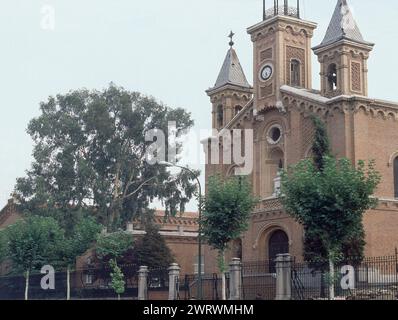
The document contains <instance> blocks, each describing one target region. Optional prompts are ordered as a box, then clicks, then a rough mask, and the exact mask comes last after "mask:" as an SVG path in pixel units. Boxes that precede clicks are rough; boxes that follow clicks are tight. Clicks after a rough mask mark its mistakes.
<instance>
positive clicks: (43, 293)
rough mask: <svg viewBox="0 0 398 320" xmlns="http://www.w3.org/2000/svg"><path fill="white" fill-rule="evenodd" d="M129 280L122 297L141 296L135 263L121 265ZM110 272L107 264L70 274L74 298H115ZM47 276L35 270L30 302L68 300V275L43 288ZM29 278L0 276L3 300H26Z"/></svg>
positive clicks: (60, 273)
mask: <svg viewBox="0 0 398 320" xmlns="http://www.w3.org/2000/svg"><path fill="white" fill-rule="evenodd" d="M120 268H121V270H122V272H123V274H124V276H125V281H126V291H125V293H124V294H122V295H121V297H122V298H128V299H135V298H136V297H137V294H138V277H137V271H138V268H137V266H136V265H133V264H126V265H121V266H120ZM110 274H111V269H110V267H109V266H108V265H104V266H101V267H94V266H92V267H87V268H84V269H79V270H74V271H72V272H70V280H69V285H70V297H71V299H116V298H117V294H116V293H115V291H114V290H113V289H112V287H111V275H110ZM44 276H45V274H41V273H40V272H39V271H32V272H30V275H29V285H28V297H29V299H30V300H43V299H52V300H65V299H66V298H67V288H68V281H67V272H66V271H65V270H61V271H58V272H55V274H54V279H55V281H54V289H51V288H50V289H47V290H45V289H43V288H42V280H43V277H44ZM25 289H26V277H25V275H21V274H11V275H7V276H2V277H0V299H1V300H23V299H24V298H25Z"/></svg>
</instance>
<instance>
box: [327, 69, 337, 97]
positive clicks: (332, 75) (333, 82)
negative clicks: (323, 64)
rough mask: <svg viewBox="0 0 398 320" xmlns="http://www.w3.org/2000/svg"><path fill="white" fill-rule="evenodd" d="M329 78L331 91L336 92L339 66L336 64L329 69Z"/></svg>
mask: <svg viewBox="0 0 398 320" xmlns="http://www.w3.org/2000/svg"><path fill="white" fill-rule="evenodd" d="M327 78H328V86H329V91H335V90H336V89H337V66H336V64H335V63H332V64H331V65H330V66H329V67H328V73H327Z"/></svg>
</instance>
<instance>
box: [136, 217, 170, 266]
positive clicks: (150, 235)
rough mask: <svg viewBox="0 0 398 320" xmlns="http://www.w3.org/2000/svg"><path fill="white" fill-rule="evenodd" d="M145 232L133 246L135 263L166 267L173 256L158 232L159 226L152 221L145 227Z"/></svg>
mask: <svg viewBox="0 0 398 320" xmlns="http://www.w3.org/2000/svg"><path fill="white" fill-rule="evenodd" d="M145 231H146V234H145V235H144V236H143V237H142V239H140V240H139V241H138V242H137V243H136V244H135V248H134V253H135V257H136V259H137V263H138V264H139V265H140V266H147V267H149V268H150V269H157V268H159V269H160V268H168V267H169V266H170V264H171V263H173V262H174V257H173V254H172V252H171V250H170V249H169V247H168V246H167V244H166V241H165V240H164V238H163V237H162V236H161V235H160V234H159V228H158V227H157V226H155V225H154V224H153V223H148V224H147V225H146V227H145Z"/></svg>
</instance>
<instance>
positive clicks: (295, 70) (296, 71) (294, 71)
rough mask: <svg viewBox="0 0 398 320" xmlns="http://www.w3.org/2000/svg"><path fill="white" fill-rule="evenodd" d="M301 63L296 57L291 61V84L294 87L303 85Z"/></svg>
mask: <svg viewBox="0 0 398 320" xmlns="http://www.w3.org/2000/svg"><path fill="white" fill-rule="evenodd" d="M300 69H301V64H300V61H298V60H296V59H294V60H292V61H291V63H290V85H292V86H294V87H300V86H301V70H300Z"/></svg>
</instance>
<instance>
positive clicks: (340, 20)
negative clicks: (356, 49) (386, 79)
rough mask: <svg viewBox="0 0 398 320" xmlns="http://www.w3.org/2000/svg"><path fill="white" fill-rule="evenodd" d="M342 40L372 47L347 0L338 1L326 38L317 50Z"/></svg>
mask: <svg viewBox="0 0 398 320" xmlns="http://www.w3.org/2000/svg"><path fill="white" fill-rule="evenodd" d="M340 40H349V41H354V42H357V43H360V44H365V45H370V43H369V42H366V41H365V40H364V39H363V36H362V33H361V31H360V30H359V27H358V25H357V23H356V21H355V19H354V17H353V15H352V13H351V9H350V7H349V5H348V3H347V0H338V1H337V5H336V9H335V10H334V13H333V16H332V19H331V21H330V23H329V27H328V29H327V31H326V35H325V38H324V39H323V41H322V43H321V44H320V45H319V46H318V47H316V49H318V48H321V47H324V46H327V45H330V44H333V43H336V42H338V41H340Z"/></svg>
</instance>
